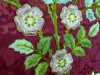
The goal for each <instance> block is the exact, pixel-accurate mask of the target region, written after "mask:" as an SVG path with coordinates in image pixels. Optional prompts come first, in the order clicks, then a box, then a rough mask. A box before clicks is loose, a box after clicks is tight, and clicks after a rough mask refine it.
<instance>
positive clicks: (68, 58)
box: [66, 53, 73, 64]
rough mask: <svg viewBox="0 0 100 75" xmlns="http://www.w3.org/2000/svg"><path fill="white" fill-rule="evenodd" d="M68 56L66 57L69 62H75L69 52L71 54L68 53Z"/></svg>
mask: <svg viewBox="0 0 100 75" xmlns="http://www.w3.org/2000/svg"><path fill="white" fill-rule="evenodd" d="M66 57H67V58H66V60H67V63H68V64H71V63H72V62H73V58H72V55H71V54H70V53H69V54H67V56H66Z"/></svg>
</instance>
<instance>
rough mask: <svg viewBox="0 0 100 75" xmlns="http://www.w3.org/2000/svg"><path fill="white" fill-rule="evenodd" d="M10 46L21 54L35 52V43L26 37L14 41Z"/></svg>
mask: <svg viewBox="0 0 100 75" xmlns="http://www.w3.org/2000/svg"><path fill="white" fill-rule="evenodd" d="M9 48H13V49H14V50H15V51H16V52H19V53H20V54H26V55H28V54H30V53H32V52H33V45H32V43H31V42H29V41H27V40H25V39H18V40H16V41H15V42H14V43H12V44H11V45H10V46H9Z"/></svg>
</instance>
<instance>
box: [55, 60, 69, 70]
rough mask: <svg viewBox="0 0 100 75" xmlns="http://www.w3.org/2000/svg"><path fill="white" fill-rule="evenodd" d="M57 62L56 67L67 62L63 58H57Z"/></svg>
mask: <svg viewBox="0 0 100 75" xmlns="http://www.w3.org/2000/svg"><path fill="white" fill-rule="evenodd" d="M57 63H58V67H61V68H63V67H65V65H66V63H67V62H66V60H65V59H59V60H57Z"/></svg>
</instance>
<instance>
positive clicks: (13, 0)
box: [4, 0, 21, 8]
mask: <svg viewBox="0 0 100 75" xmlns="http://www.w3.org/2000/svg"><path fill="white" fill-rule="evenodd" d="M4 1H5V2H7V3H9V4H11V5H14V6H16V8H20V7H21V4H20V2H19V0H4Z"/></svg>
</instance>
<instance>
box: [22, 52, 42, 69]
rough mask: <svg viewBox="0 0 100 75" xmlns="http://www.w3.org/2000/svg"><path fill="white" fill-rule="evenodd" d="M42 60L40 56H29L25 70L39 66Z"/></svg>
mask: <svg viewBox="0 0 100 75" xmlns="http://www.w3.org/2000/svg"><path fill="white" fill-rule="evenodd" d="M41 58H42V57H41V55H39V54H32V55H30V56H28V57H27V58H26V60H25V63H24V64H25V68H26V69H30V68H32V67H35V66H36V65H37V64H38V62H39V61H40V59H41Z"/></svg>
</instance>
